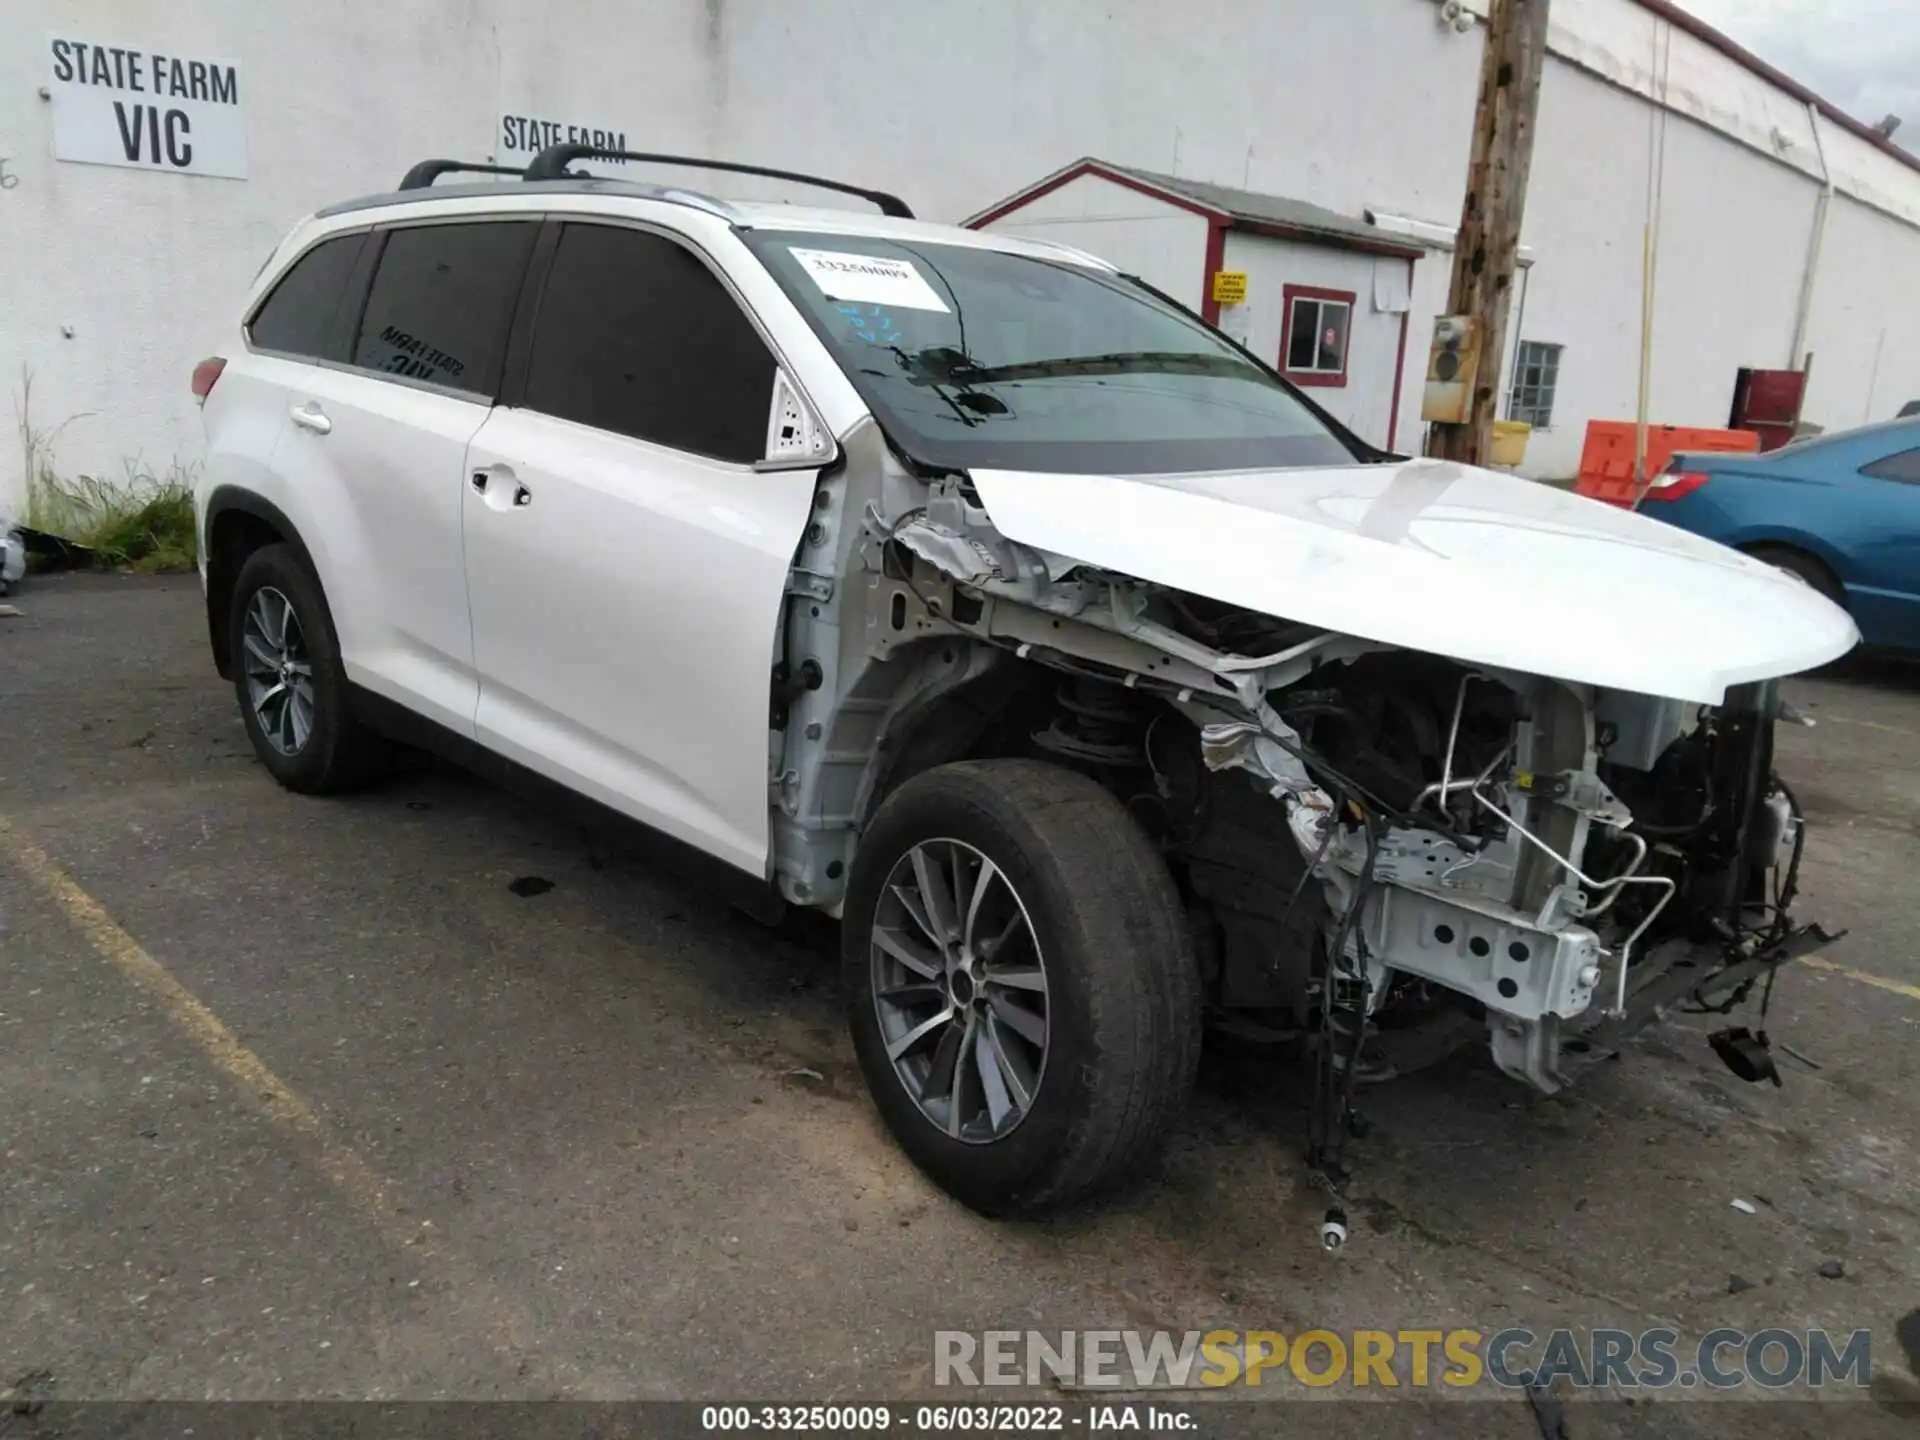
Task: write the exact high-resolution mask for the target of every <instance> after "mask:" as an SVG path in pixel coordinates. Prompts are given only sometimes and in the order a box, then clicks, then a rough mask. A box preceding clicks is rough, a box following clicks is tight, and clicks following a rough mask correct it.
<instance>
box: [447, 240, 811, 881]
mask: <svg viewBox="0 0 1920 1440" xmlns="http://www.w3.org/2000/svg"><path fill="white" fill-rule="evenodd" d="M525 353H526V372H525V380H524V389H523V393H520V394H518V395H517V396H516V395H514V394H513V393H511V387H512V385H513V382H512V381H510V382H509V385H510V392H509V394H508V396H507V397H506V399H505V403H503V404H502V405H501V407H500V408H499V409H497V410H495V411H494V412H493V414H492V416H491V417H490V418H489V419H488V420H487V422H486V424H485V425H484V426H483V427H482V428H481V431H480V433H479V434H478V435H477V436H475V437H474V442H473V446H472V449H471V450H470V452H469V453H468V456H467V482H468V483H467V484H466V486H465V506H466V520H465V536H466V564H467V588H468V593H469V594H470V596H471V600H472V614H473V640H474V659H475V664H476V666H477V668H478V670H479V674H480V698H479V707H478V711H477V714H476V719H475V731H476V734H477V736H478V738H479V739H480V741H481V742H482V743H484V744H486V745H488V746H490V747H491V748H493V749H495V750H497V751H499V752H501V753H502V754H504V755H507V756H508V757H509V758H511V759H514V760H516V761H519V762H520V763H522V764H524V765H527V766H529V767H531V768H532V769H534V770H537V771H539V772H541V773H543V774H545V775H547V776H548V777H550V778H552V779H556V780H559V781H561V782H562V783H564V784H566V785H568V786H570V787H571V788H573V789H575V790H578V791H580V792H582V793H584V794H587V795H590V796H592V797H594V798H595V799H598V800H600V801H602V802H603V803H606V804H609V805H611V806H613V807H614V808H616V809H618V810H621V811H622V812H624V813H626V814H628V815H631V816H633V817H635V818H637V819H640V820H643V821H645V822H646V823H648V824H649V825H652V826H654V827H655V828H656V829H659V830H662V831H664V832H666V833H667V834H670V835H673V836H675V837H676V838H678V839H681V840H684V841H686V842H688V843H690V844H693V845H696V846H697V847H699V848H700V849H702V850H704V851H706V852H707V853H708V854H711V855H715V856H718V857H719V858H721V859H724V860H726V861H728V862H730V863H732V864H735V865H738V866H739V867H741V868H742V869H745V870H748V871H751V872H753V873H755V874H759V875H764V874H765V871H766V859H767V843H768V831H767V805H768V788H767V787H768V737H769V723H768V711H769V704H770V675H771V670H772V665H773V660H774V654H775V645H776V637H777V632H778V628H779V622H780V616H781V611H782V606H783V603H784V596H785V591H786V582H787V575H788V571H789V569H790V567H791V565H792V561H793V556H794V552H795V550H796V548H797V547H798V545H799V543H800V540H801V537H802V535H803V533H804V531H805V528H806V524H807V517H808V514H809V512H810V510H811V508H812V505H813V493H814V483H815V478H816V473H817V472H816V471H814V470H792V469H786V470H756V469H755V464H756V462H758V461H759V460H760V459H761V457H762V456H763V455H764V454H765V453H766V445H767V434H768V421H769V417H770V414H771V408H772V398H773V390H774V376H775V360H774V356H773V353H772V351H771V350H770V348H769V347H768V345H767V344H766V342H765V340H764V339H763V338H762V336H761V334H760V331H759V329H758V328H757V327H756V325H755V324H754V323H753V321H752V320H751V319H750V318H749V316H748V315H747V313H746V311H745V310H744V308H743V307H742V306H741V304H740V303H739V301H738V300H737V298H736V296H735V295H734V293H733V291H732V289H731V288H730V286H729V285H728V284H727V283H726V282H725V281H723V280H722V278H721V277H720V274H719V272H718V271H717V269H716V268H715V267H714V266H712V265H711V264H710V263H709V262H708V261H707V260H706V259H705V257H703V256H701V255H699V254H697V253H695V251H694V250H693V249H692V248H690V247H689V246H688V245H687V244H685V243H683V242H682V241H681V240H679V239H677V238H674V237H671V236H668V235H666V234H663V233H661V232H659V231H655V230H651V229H646V228H642V227H639V226H637V225H630V224H615V223H594V222H585V221H582V222H568V223H566V224H564V225H562V226H559V227H558V233H557V236H556V241H555V248H554V251H553V255H552V262H551V270H550V272H549V274H548V277H547V280H546V284H545V287H544V291H543V293H542V294H541V295H540V297H539V299H538V304H537V309H536V310H535V311H534V315H533V320H532V324H531V329H530V335H529V338H528V340H527V342H526V351H525Z"/></svg>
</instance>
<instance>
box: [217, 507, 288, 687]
mask: <svg viewBox="0 0 1920 1440" xmlns="http://www.w3.org/2000/svg"><path fill="white" fill-rule="evenodd" d="M227 515H244V516H246V517H248V520H247V522H246V524H245V528H244V532H243V533H244V536H245V540H244V543H242V544H241V545H238V546H236V545H224V546H221V547H219V548H215V546H214V544H213V537H214V532H215V527H216V526H217V525H218V524H219V522H220V520H221V518H222V517H223V516H227ZM200 523H201V532H200V553H201V554H202V555H204V556H206V559H207V565H206V597H207V643H208V644H209V645H210V646H212V648H213V664H214V669H216V670H217V671H218V672H219V673H220V678H221V679H222V680H231V679H232V678H233V674H232V666H231V664H230V661H229V651H230V649H231V647H230V645H229V643H228V639H227V628H228V620H229V616H228V611H229V610H230V609H231V608H232V601H233V583H234V581H235V580H237V579H238V578H239V576H240V567H241V565H243V564H245V563H246V557H247V556H248V555H251V554H252V553H253V552H254V551H255V550H257V549H259V548H260V547H261V546H262V545H270V544H273V543H275V542H276V541H285V542H286V543H288V544H290V545H293V546H295V547H296V548H298V549H299V551H300V553H301V554H302V555H303V556H305V557H306V559H307V563H308V564H309V565H311V564H312V563H313V557H312V555H311V554H310V553H309V551H308V550H307V544H306V541H305V540H304V539H303V538H301V535H300V531H299V530H298V529H297V528H296V527H295V525H294V523H293V522H292V521H291V520H289V519H288V518H287V516H286V512H285V511H283V510H282V509H281V508H280V507H279V506H278V505H275V504H274V503H273V502H272V501H271V500H268V499H266V498H265V497H264V496H261V495H256V494H255V493H254V492H253V491H251V490H248V489H245V488H243V487H242V486H239V485H217V486H215V487H214V489H213V491H212V493H211V494H209V495H208V496H207V504H206V510H205V513H204V514H203V516H202V518H201V522H200Z"/></svg>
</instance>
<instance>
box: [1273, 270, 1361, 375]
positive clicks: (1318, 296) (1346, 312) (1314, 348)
mask: <svg viewBox="0 0 1920 1440" xmlns="http://www.w3.org/2000/svg"><path fill="white" fill-rule="evenodd" d="M1353 301H1354V292H1353V291H1351V290H1320V289H1317V288H1315V287H1313V286H1311V285H1288V286H1287V287H1285V289H1284V291H1283V292H1282V303H1283V304H1284V305H1285V306H1286V316H1287V321H1286V326H1285V328H1284V329H1283V331H1282V332H1281V335H1280V373H1281V374H1283V375H1285V376H1286V377H1287V379H1289V380H1291V381H1293V383H1294V384H1296V385H1345V384H1346V383H1347V345H1348V340H1349V339H1350V338H1351V336H1352V333H1353Z"/></svg>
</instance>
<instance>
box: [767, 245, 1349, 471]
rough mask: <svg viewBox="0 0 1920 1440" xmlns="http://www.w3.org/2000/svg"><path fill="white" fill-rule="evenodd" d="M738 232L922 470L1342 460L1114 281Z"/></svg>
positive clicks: (1062, 270) (1204, 337) (1271, 383)
mask: <svg viewBox="0 0 1920 1440" xmlns="http://www.w3.org/2000/svg"><path fill="white" fill-rule="evenodd" d="M742 238H743V239H744V240H745V241H746V243H747V244H748V245H750V246H752V247H753V250H754V253H755V254H756V255H758V256H759V257H760V259H761V261H762V262H764V263H765V265H766V267H767V269H768V270H769V271H771V272H772V273H773V277H774V278H775V279H776V280H777V281H779V282H780V284H781V286H782V287H783V288H784V289H785V290H786V292H787V294H788V295H790V296H792V297H793V299H794V301H795V303H797V304H798V305H799V307H800V309H801V310H802V311H803V312H804V313H805V314H806V316H807V318H808V320H810V321H811V322H812V324H813V327H814V329H815V330H816V331H817V332H818V333H819V335H820V337H821V338H822V339H823V340H824V341H826V343H827V344H828V346H829V347H830V348H831V349H832V350H833V352H834V355H835V357H836V358H837V359H838V360H839V362H840V366H841V368H842V369H843V370H844V371H845V372H846V374H847V378H848V379H849V380H851V381H852V382H853V385H854V388H856V389H857V390H858V391H859V392H860V395H861V398H863V399H864V400H865V401H866V402H867V404H868V405H869V406H871V407H872V408H873V412H874V414H875V415H876V416H877V417H879V420H880V423H881V424H882V425H883V426H885V427H886V429H887V433H888V435H889V436H890V437H891V438H892V439H893V441H894V443H895V444H897V445H899V446H900V447H901V448H902V449H903V450H905V451H906V452H907V453H908V454H910V455H912V456H914V457H915V458H916V459H918V460H920V461H922V462H923V463H925V464H927V465H929V466H933V467H938V468H942V469H963V468H968V467H972V466H997V467H1000V468H1004V469H1010V470H1043V471H1044V470H1059V471H1068V472H1079V473H1098V472H1101V471H1107V472H1112V473H1118V474H1151V473H1155V472H1175V471H1186V472H1193V471H1204V470H1227V469H1241V468H1252V467H1264V466H1269V465H1272V466H1281V465H1343V464H1352V463H1354V459H1355V453H1354V451H1353V450H1352V449H1350V448H1349V447H1348V445H1347V444H1346V442H1345V441H1343V440H1342V439H1341V437H1340V436H1339V435H1337V434H1336V433H1335V432H1334V430H1333V429H1332V428H1331V427H1330V426H1329V425H1328V423H1327V422H1326V421H1324V420H1322V419H1321V418H1319V416H1318V415H1316V414H1315V413H1314V411H1313V410H1311V409H1310V408H1309V407H1308V406H1307V405H1306V404H1304V403H1303V402H1302V400H1301V398H1300V396H1299V395H1298V394H1297V393H1296V392H1295V391H1294V390H1293V389H1292V387H1291V386H1289V385H1288V384H1287V383H1286V382H1285V381H1283V380H1282V379H1280V377H1279V376H1277V375H1275V374H1274V373H1273V372H1272V371H1271V370H1269V369H1267V368H1266V367H1265V366H1263V365H1261V364H1259V363H1258V362H1256V361H1254V360H1252V359H1249V358H1248V357H1247V356H1246V355H1245V354H1243V353H1242V352H1241V351H1239V350H1238V349H1236V348H1235V347H1234V346H1233V345H1231V344H1230V343H1228V342H1227V341H1226V340H1224V339H1222V338H1221V337H1220V336H1219V335H1217V334H1215V333H1214V332H1213V331H1211V330H1209V329H1207V327H1206V326H1204V325H1202V324H1201V323H1200V322H1199V321H1198V320H1196V319H1194V318H1193V317H1191V316H1189V315H1187V314H1185V313H1183V312H1182V311H1181V310H1179V309H1178V308H1177V307H1176V306H1174V305H1172V304H1170V303H1168V302H1166V301H1164V300H1161V299H1159V298H1157V297H1156V296H1154V295H1153V294H1152V293H1151V292H1149V291H1148V290H1146V289H1145V288H1144V287H1142V286H1140V285H1138V284H1136V283H1135V282H1133V281H1131V280H1127V279H1125V278H1123V277H1121V276H1117V275H1113V274H1110V273H1108V272H1107V271H1104V270H1096V269H1094V268H1092V267H1090V266H1085V265H1077V264H1072V263H1068V262H1066V261H1056V260H1053V259H1050V258H1045V259H1043V258H1038V257H1034V256H1029V255H1018V254H1010V253H1007V252H1004V251H998V250H988V249H982V248H979V247H976V246H967V245H949V244H938V243H932V242H928V243H925V244H921V243H909V242H906V241H899V240H885V239H880V238H877V237H873V236H865V235H858V236H855V235H822V234H802V233H800V232H797V231H791V230H788V231H780V230H759V231H748V232H746V233H745V234H744V235H743V236H742ZM1317 324H1318V321H1316V325H1317Z"/></svg>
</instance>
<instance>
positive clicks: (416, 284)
mask: <svg viewBox="0 0 1920 1440" xmlns="http://www.w3.org/2000/svg"><path fill="white" fill-rule="evenodd" d="M539 229H540V226H539V223H538V222H537V221H533V220H480V221H469V222H467V223H464V224H450V225H411V226H406V227H404V228H401V229H397V230H394V231H393V232H392V233H391V234H389V235H388V236H387V246H386V249H385V250H383V251H382V252H381V254H380V268H379V270H378V271H376V272H375V274H374V277H373V287H372V288H371V289H370V290H369V291H368V292H367V308H366V313H365V315H364V316H363V317H362V318H361V321H360V333H359V335H358V336H357V337H356V338H355V340H354V345H353V363H354V364H355V365H358V366H360V367H362V368H363V369H367V370H383V371H385V372H386V373H387V374H389V375H402V376H406V377H407V378H409V379H413V380H427V381H431V382H432V383H433V384H435V385H445V386H448V387H449V388H451V389H454V390H469V391H472V392H473V393H474V394H476V395H485V396H488V397H491V396H492V395H493V394H494V393H495V392H496V391H497V390H498V388H499V385H500V365H501V361H502V360H503V359H504V358H505V356H506V352H507V327H508V326H509V325H510V324H511V323H512V320H513V302H514V300H515V299H516V298H517V297H518V296H519V294H520V285H521V281H522V280H523V279H524V278H525V274H526V268H527V257H528V256H529V255H530V254H532V252H533V241H534V237H535V235H537V234H538V233H539Z"/></svg>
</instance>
